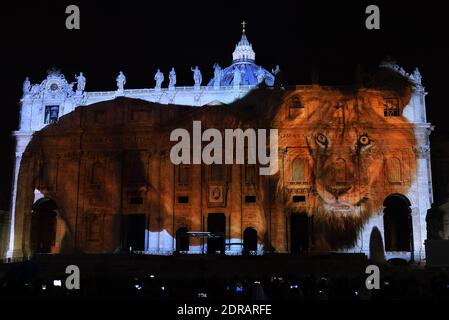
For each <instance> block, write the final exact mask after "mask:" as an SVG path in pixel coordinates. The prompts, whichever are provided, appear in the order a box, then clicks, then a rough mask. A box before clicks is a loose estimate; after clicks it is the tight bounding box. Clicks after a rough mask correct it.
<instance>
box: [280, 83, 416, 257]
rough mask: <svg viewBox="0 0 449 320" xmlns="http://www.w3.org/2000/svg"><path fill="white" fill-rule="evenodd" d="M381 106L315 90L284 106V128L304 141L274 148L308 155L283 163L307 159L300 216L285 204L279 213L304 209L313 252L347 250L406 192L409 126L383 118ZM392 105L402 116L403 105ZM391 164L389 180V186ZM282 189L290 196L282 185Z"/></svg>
mask: <svg viewBox="0 0 449 320" xmlns="http://www.w3.org/2000/svg"><path fill="white" fill-rule="evenodd" d="M317 90H320V89H317ZM388 99H389V98H388ZM385 104H386V100H385V98H384V97H383V95H382V93H381V92H379V91H375V90H371V91H368V90H365V91H360V92H353V93H352V94H343V93H342V92H340V91H338V90H327V91H326V90H320V91H318V92H316V93H315V94H314V95H313V96H312V95H307V94H305V93H301V92H299V91H296V92H293V93H291V95H289V96H287V98H286V99H285V100H284V103H283V106H284V110H288V116H287V117H286V118H284V119H287V121H285V122H284V123H283V126H284V127H285V128H286V129H296V130H302V131H303V133H304V140H305V141H304V140H302V138H296V140H295V139H294V138H288V135H285V136H286V138H283V139H280V146H281V148H288V147H297V149H301V148H302V147H303V146H304V144H305V145H306V148H305V150H307V151H297V152H298V154H293V155H291V156H290V157H292V158H293V159H294V158H295V157H299V158H301V159H306V161H305V164H306V166H307V167H306V169H305V171H306V172H307V179H306V183H305V184H306V185H307V186H310V189H309V191H308V193H307V195H306V196H307V202H306V204H305V208H300V207H298V206H297V205H295V203H292V201H291V199H290V198H289V197H286V198H285V199H286V200H285V207H286V209H287V210H288V211H289V212H291V213H295V212H298V211H300V210H304V209H305V211H306V213H307V214H308V215H309V216H311V217H313V224H314V231H313V237H314V245H315V247H316V248H320V249H324V250H327V249H338V248H342V247H351V246H352V245H354V243H355V241H356V239H357V234H358V232H359V231H360V229H361V228H362V227H363V225H364V224H365V223H366V221H367V220H368V219H369V218H370V216H372V215H374V214H376V213H378V212H379V211H380V210H382V206H383V201H384V199H385V198H386V197H387V196H388V195H389V194H391V193H393V192H399V193H404V194H405V193H407V191H408V189H409V188H410V185H411V181H412V180H413V179H414V176H415V171H416V159H415V157H414V154H413V147H414V145H415V144H416V142H415V136H414V131H413V126H412V125H410V124H409V123H408V122H407V120H406V119H405V118H404V117H403V116H397V117H392V118H389V117H386V116H385V114H384V105H385ZM399 105H400V108H403V107H404V105H406V99H403V100H402V101H401V102H400V103H399ZM292 109H293V112H292ZM292 114H293V115H295V116H294V117H292V116H291V115H292ZM392 158H394V161H395V162H394V163H393V164H394V165H395V168H394V169H395V175H396V176H395V175H394V174H393V175H392V176H393V177H392V179H391V180H392V181H390V177H389V173H388V167H389V165H388V163H389V160H390V159H392ZM289 159H290V158H289ZM288 161H290V160H288ZM288 170H291V169H288ZM288 170H287V171H285V172H286V173H285V175H286V176H287V177H288V175H289V174H290V175H291V173H290V171H288ZM287 179H288V178H287ZM303 185H304V184H303ZM282 186H288V187H289V188H295V186H294V185H292V184H289V181H288V180H287V181H285V182H283V184H282Z"/></svg>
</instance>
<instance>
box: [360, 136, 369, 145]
mask: <svg viewBox="0 0 449 320" xmlns="http://www.w3.org/2000/svg"><path fill="white" fill-rule="evenodd" d="M359 143H360V144H361V145H362V146H367V145H369V144H370V143H371V141H370V139H369V138H368V136H367V135H362V136H360V138H359Z"/></svg>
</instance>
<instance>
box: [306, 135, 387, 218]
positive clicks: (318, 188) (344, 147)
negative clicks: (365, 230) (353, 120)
mask: <svg viewBox="0 0 449 320" xmlns="http://www.w3.org/2000/svg"><path fill="white" fill-rule="evenodd" d="M371 136H373V137H371ZM307 144H308V148H309V152H310V156H311V157H310V159H311V161H310V162H311V164H310V165H311V171H312V179H313V185H314V188H315V192H316V196H317V198H318V199H317V200H318V201H317V202H318V204H319V206H320V207H321V208H320V209H321V210H317V214H321V215H332V216H334V217H360V216H363V215H364V214H365V213H366V210H367V206H366V203H367V202H368V201H369V199H370V198H369V192H370V187H371V185H372V184H373V183H374V181H375V180H376V179H377V178H378V177H379V175H380V172H381V170H382V164H383V159H382V157H381V156H379V152H378V150H379V146H378V144H379V141H377V139H376V138H375V137H374V135H370V134H369V133H368V132H367V131H363V130H360V129H359V128H356V127H351V128H348V129H342V130H335V129H334V130H331V129H325V128H323V129H322V130H318V131H317V132H316V133H313V134H312V135H311V136H309V137H308V138H307Z"/></svg>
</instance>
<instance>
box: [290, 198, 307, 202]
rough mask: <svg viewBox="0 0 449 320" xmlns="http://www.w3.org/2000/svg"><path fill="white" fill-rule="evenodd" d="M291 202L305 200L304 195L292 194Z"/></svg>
mask: <svg viewBox="0 0 449 320" xmlns="http://www.w3.org/2000/svg"><path fill="white" fill-rule="evenodd" d="M292 200H293V202H295V203H296V202H305V201H306V196H293V198H292Z"/></svg>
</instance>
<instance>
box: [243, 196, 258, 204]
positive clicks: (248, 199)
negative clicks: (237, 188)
mask: <svg viewBox="0 0 449 320" xmlns="http://www.w3.org/2000/svg"><path fill="white" fill-rule="evenodd" d="M245 202H246V203H255V202H256V196H245Z"/></svg>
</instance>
